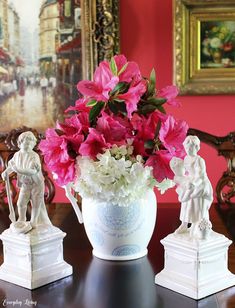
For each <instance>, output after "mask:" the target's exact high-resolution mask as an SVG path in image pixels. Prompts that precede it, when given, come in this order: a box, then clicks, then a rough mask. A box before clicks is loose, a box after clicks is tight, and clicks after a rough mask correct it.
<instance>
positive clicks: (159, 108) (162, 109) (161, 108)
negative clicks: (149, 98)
mask: <svg viewBox="0 0 235 308" xmlns="http://www.w3.org/2000/svg"><path fill="white" fill-rule="evenodd" d="M157 109H158V110H159V111H161V112H162V113H166V110H165V109H164V107H162V105H159V106H157Z"/></svg>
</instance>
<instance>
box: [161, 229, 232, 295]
mask: <svg viewBox="0 0 235 308" xmlns="http://www.w3.org/2000/svg"><path fill="white" fill-rule="evenodd" d="M161 243H162V244H163V246H164V249H165V266H164V269H163V270H162V271H161V272H160V273H159V274H157V275H156V276H155V283H156V284H158V285H160V286H163V287H166V288H168V289H171V290H173V291H176V292H179V293H181V294H183V295H186V296H188V297H191V298H193V299H201V298H203V297H206V296H208V295H211V294H213V293H216V292H218V291H221V290H223V289H226V288H228V287H231V286H233V285H235V275H233V274H232V273H231V272H230V271H229V270H228V268H227V264H228V247H229V245H230V244H231V243H232V242H231V241H230V240H229V239H227V238H226V237H225V236H223V235H221V234H218V233H216V232H213V231H212V233H211V235H210V237H209V238H208V239H207V240H190V239H189V237H188V235H185V234H182V235H180V236H179V235H175V234H170V235H168V236H167V237H165V238H164V239H163V240H161Z"/></svg>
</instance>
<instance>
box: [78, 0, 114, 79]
mask: <svg viewBox="0 0 235 308" xmlns="http://www.w3.org/2000/svg"><path fill="white" fill-rule="evenodd" d="M81 9H82V25H83V27H82V54H83V59H82V61H83V78H85V79H91V78H92V74H93V72H94V70H95V67H96V66H97V65H98V63H99V62H101V61H102V60H105V59H107V60H110V59H111V57H112V56H113V55H115V54H118V53H119V52H120V32H119V0H81Z"/></svg>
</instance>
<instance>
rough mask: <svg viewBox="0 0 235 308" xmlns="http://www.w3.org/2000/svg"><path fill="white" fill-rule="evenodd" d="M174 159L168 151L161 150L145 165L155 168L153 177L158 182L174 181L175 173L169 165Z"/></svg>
mask: <svg viewBox="0 0 235 308" xmlns="http://www.w3.org/2000/svg"><path fill="white" fill-rule="evenodd" d="M172 157H173V156H172V155H171V153H169V152H168V151H167V150H160V151H157V152H156V153H155V154H154V155H151V156H150V157H149V158H148V160H147V161H146V163H145V165H146V166H150V167H152V168H153V176H154V178H155V179H156V180H157V181H158V182H162V181H163V180H164V179H166V178H168V179H173V177H174V173H173V171H172V170H171V168H170V165H169V163H170V160H171V159H172Z"/></svg>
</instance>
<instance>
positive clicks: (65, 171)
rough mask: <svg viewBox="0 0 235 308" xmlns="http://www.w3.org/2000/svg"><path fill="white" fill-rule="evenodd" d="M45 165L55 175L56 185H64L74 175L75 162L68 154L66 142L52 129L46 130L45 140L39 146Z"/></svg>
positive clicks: (71, 179)
mask: <svg viewBox="0 0 235 308" xmlns="http://www.w3.org/2000/svg"><path fill="white" fill-rule="evenodd" d="M39 149H40V150H41V152H42V154H43V155H44V159H45V163H46V164H47V166H48V167H49V168H50V170H51V171H52V172H54V173H56V174H57V176H58V178H57V183H58V184H59V185H65V184H67V183H68V182H71V181H73V179H74V175H75V160H74V159H73V158H71V157H70V155H69V153H68V140H66V138H65V137H64V136H63V135H62V136H59V135H58V134H57V133H56V132H55V130H54V129H51V128H49V129H47V131H46V139H45V140H42V141H41V142H40V144H39Z"/></svg>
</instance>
